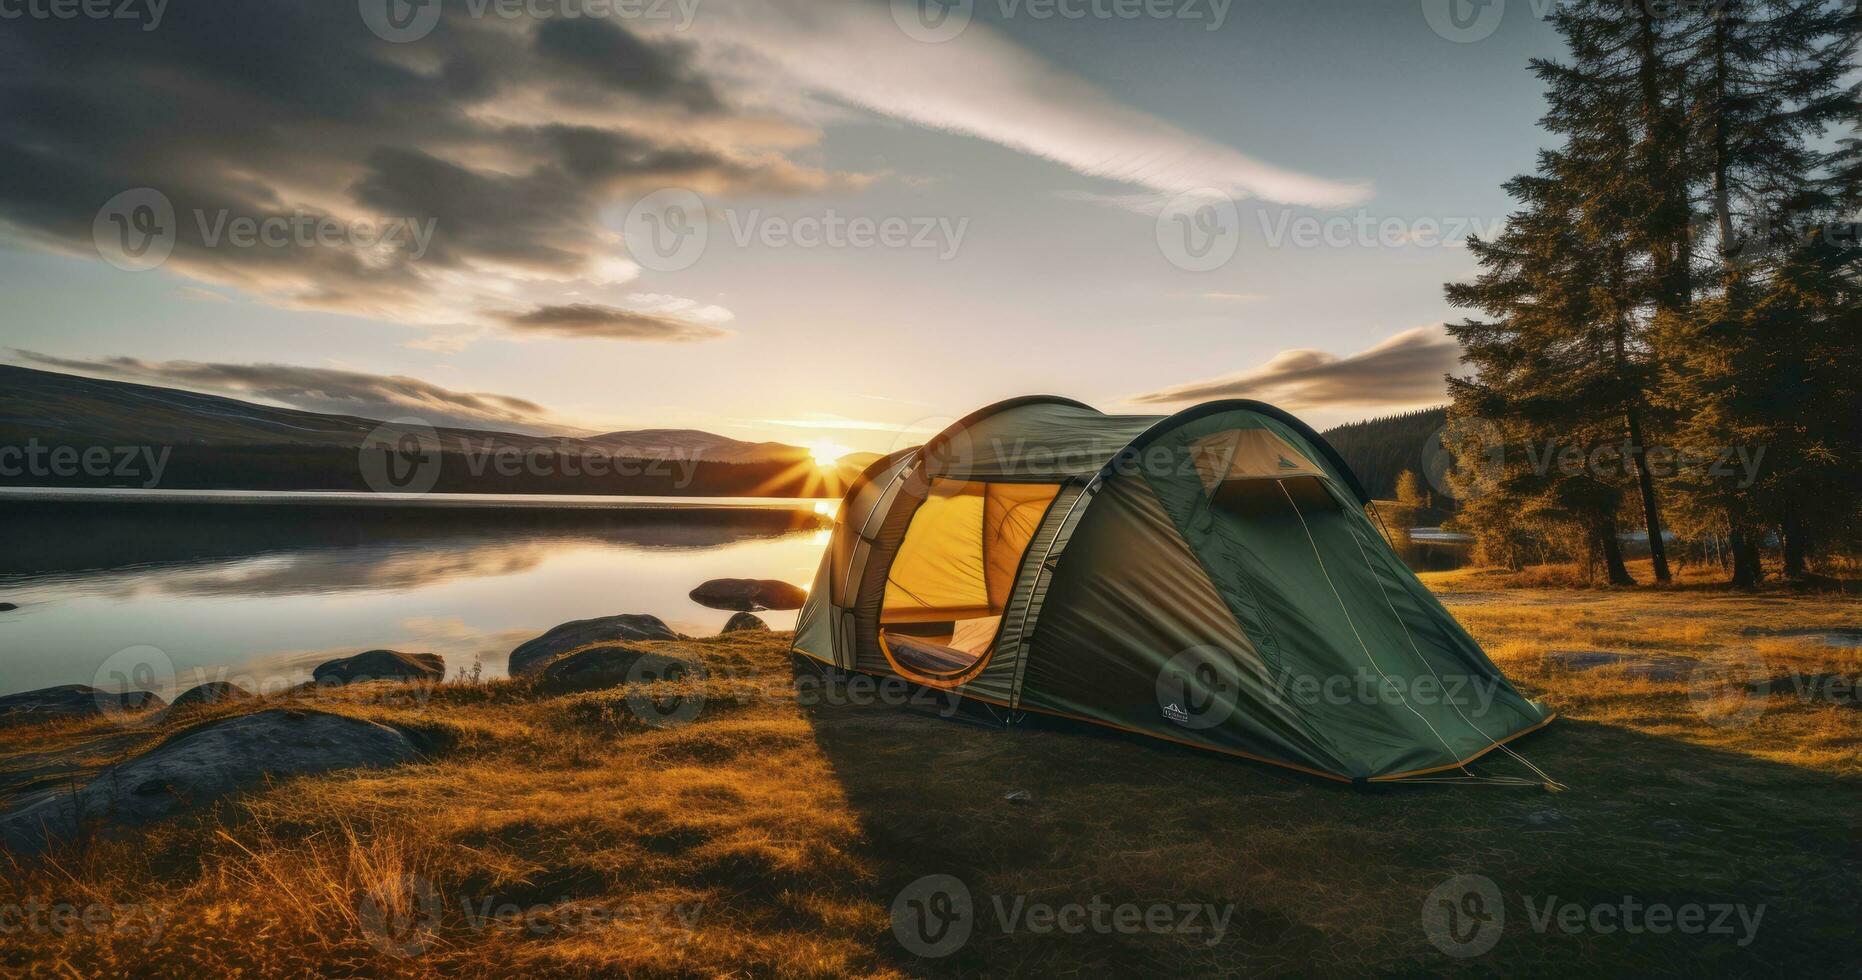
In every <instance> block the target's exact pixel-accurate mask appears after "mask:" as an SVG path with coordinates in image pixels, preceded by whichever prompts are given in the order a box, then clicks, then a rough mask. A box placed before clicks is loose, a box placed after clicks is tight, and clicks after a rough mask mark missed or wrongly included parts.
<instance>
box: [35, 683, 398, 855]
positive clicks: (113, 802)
mask: <svg viewBox="0 0 1862 980" xmlns="http://www.w3.org/2000/svg"><path fill="white" fill-rule="evenodd" d="M418 755H419V752H418V750H417V749H416V747H415V745H414V742H413V740H412V739H410V738H408V736H407V734H406V733H404V732H402V731H400V730H398V729H395V728H390V727H388V726H387V725H382V724H377V723H376V722H372V721H363V720H361V719H357V718H346V717H343V716H342V715H332V714H326V713H324V712H321V711H296V710H289V709H284V708H274V709H272V710H270V711H260V712H257V713H254V714H250V715H240V716H239V717H236V718H225V719H221V720H219V721H215V722H210V723H208V724H206V725H202V726H200V727H198V728H195V729H192V730H190V731H186V732H183V733H181V734H179V735H177V736H175V737H174V738H171V739H169V740H168V741H166V742H163V743H162V744H160V745H157V746H156V747H154V748H152V749H150V750H148V751H147V752H144V753H142V754H141V755H139V756H136V757H135V758H133V759H130V760H128V761H126V762H120V763H117V764H116V765H113V766H109V767H107V768H105V769H104V770H103V771H101V772H99V773H98V774H97V776H96V777H95V778H93V779H92V780H91V781H90V782H89V783H86V784H85V785H84V786H83V787H81V788H80V789H78V790H76V791H75V792H69V791H65V790H62V789H59V790H52V791H48V792H46V793H44V794H41V795H39V796H37V797H36V798H34V799H32V800H30V801H29V802H26V803H25V804H24V805H22V806H20V807H19V808H17V809H15V810H13V811H12V812H10V813H7V814H6V815H4V816H0V843H4V844H5V845H6V846H7V847H8V848H10V849H12V850H14V851H16V852H24V851H32V850H36V849H37V848H38V847H40V846H41V845H43V844H44V843H45V842H46V841H47V840H48V839H52V840H56V839H60V838H63V837H65V836H67V835H69V834H71V833H74V832H77V831H79V830H82V829H83V828H84V825H85V824H86V823H88V822H89V821H91V820H103V821H106V822H109V823H113V824H119V825H135V824H142V823H147V822H149V821H152V820H160V819H162V818H165V817H169V816H173V815H174V814H176V813H179V812H181V811H182V810H184V809H186V808H188V807H201V806H205V805H207V804H210V803H212V802H213V801H214V800H216V799H219V798H220V797H223V796H226V795H228V794H230V793H233V792H235V791H237V790H240V789H242V788H245V787H247V786H252V785H256V784H259V783H261V782H263V781H265V780H266V779H268V778H270V779H277V778H281V777H288V776H298V775H305V774H310V773H322V772H330V771H332V770H336V769H353V768H358V767H372V766H389V765H394V764H396V763H401V762H407V761H409V760H412V759H414V758H415V757H416V756H418Z"/></svg>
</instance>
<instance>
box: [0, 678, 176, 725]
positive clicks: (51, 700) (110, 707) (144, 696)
mask: <svg viewBox="0 0 1862 980" xmlns="http://www.w3.org/2000/svg"><path fill="white" fill-rule="evenodd" d="M161 706H162V699H161V698H160V697H158V696H156V695H154V694H150V693H149V692H148V691H128V692H125V693H121V694H117V693H113V692H110V691H100V690H98V689H96V688H94V687H91V686H90V685H89V684H65V685H62V686H60V687H48V688H43V689H41V690H37V691H27V692H25V693H24V694H9V695H7V696H6V697H3V698H0V724H15V723H20V722H35V721H45V720H49V719H52V718H79V717H83V716H85V715H104V714H110V715H114V714H122V713H124V712H129V711H141V710H143V709H145V708H159V707H161Z"/></svg>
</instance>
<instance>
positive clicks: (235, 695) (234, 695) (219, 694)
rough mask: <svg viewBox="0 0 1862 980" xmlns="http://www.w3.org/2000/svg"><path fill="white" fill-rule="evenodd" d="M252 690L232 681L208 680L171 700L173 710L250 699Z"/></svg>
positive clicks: (170, 705)
mask: <svg viewBox="0 0 1862 980" xmlns="http://www.w3.org/2000/svg"><path fill="white" fill-rule="evenodd" d="M250 700H252V692H251V691H248V690H246V689H245V688H243V687H240V686H239V685H238V684H234V683H232V682H231V681H208V682H207V683H205V684H196V685H195V686H193V687H190V688H188V689H187V692H186V693H184V694H182V695H181V696H180V697H178V698H175V699H174V701H172V702H170V703H169V705H168V707H169V708H170V709H171V710H179V709H182V708H190V707H193V706H194V705H198V704H219V703H220V702H222V701H250Z"/></svg>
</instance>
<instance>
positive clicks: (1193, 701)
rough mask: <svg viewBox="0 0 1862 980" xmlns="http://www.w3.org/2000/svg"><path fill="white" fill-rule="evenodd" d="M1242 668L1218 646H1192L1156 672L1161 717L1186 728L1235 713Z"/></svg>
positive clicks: (1212, 723)
mask: <svg viewBox="0 0 1862 980" xmlns="http://www.w3.org/2000/svg"><path fill="white" fill-rule="evenodd" d="M1240 690H1241V671H1240V669H1239V668H1238V667H1236V665H1235V659H1234V658H1233V657H1231V656H1229V654H1228V652H1227V651H1225V650H1222V649H1221V648H1219V647H1191V648H1190V649H1188V650H1185V651H1183V652H1182V653H1179V654H1177V655H1176V656H1174V657H1171V658H1170V660H1169V661H1168V662H1166V663H1165V664H1164V669H1163V670H1160V671H1158V672H1157V705H1158V708H1159V709H1160V710H1161V711H1162V712H1163V716H1164V720H1165V721H1170V722H1174V723H1176V724H1178V725H1182V726H1183V727H1185V728H1193V729H1197V730H1202V729H1206V728H1214V727H1216V726H1217V725H1220V724H1222V723H1223V722H1225V721H1227V720H1228V717H1229V716H1230V715H1232V714H1234V713H1235V698H1236V696H1237V695H1238V694H1239V693H1240Z"/></svg>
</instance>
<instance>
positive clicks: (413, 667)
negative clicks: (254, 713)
mask: <svg viewBox="0 0 1862 980" xmlns="http://www.w3.org/2000/svg"><path fill="white" fill-rule="evenodd" d="M310 677H311V679H312V680H314V681H316V682H317V683H318V684H323V685H337V684H358V683H361V682H362V681H438V680H442V679H444V678H445V677H446V661H444V660H442V659H440V655H439V654H437V653H402V652H401V651H399V650H366V651H363V652H362V653H358V654H356V655H355V656H353V657H343V658H341V659H338V660H331V661H328V662H326V663H323V664H319V665H318V666H317V669H316V670H313V671H311V672H310Z"/></svg>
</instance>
